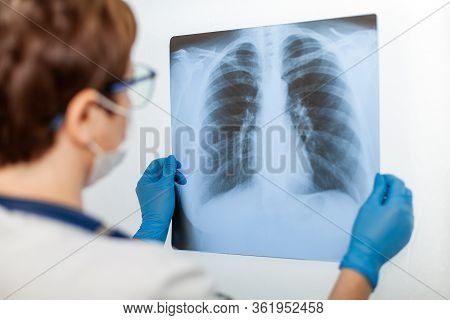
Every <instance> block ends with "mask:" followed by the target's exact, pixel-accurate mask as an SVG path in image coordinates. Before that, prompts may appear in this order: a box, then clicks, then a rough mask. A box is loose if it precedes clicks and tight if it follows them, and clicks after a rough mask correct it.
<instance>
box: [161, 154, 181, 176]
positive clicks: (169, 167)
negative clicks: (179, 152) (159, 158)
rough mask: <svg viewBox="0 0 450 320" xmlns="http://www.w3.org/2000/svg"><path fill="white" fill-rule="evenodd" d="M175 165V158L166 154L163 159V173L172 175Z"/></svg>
mask: <svg viewBox="0 0 450 320" xmlns="http://www.w3.org/2000/svg"><path fill="white" fill-rule="evenodd" d="M177 166H178V164H177V159H175V157H174V156H172V155H170V156H168V157H167V158H165V159H164V169H163V175H164V176H165V177H171V176H174V175H175V173H176V171H177Z"/></svg>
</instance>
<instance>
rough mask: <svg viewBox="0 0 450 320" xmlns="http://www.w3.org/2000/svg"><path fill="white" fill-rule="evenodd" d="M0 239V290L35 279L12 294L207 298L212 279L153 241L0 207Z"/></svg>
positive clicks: (73, 297) (5, 290) (33, 297)
mask: <svg viewBox="0 0 450 320" xmlns="http://www.w3.org/2000/svg"><path fill="white" fill-rule="evenodd" d="M0 239H1V241H0V243H1V245H0V253H1V255H2V257H3V258H4V259H5V260H4V262H5V263H3V264H2V266H1V267H0V282H2V283H3V284H5V286H3V288H2V289H1V290H0V293H2V294H3V295H5V294H8V293H9V292H13V291H14V290H15V289H16V288H19V287H21V286H22V285H23V284H24V283H27V282H29V281H30V279H33V278H34V280H33V281H32V282H30V283H29V284H28V285H27V286H26V287H24V288H23V289H21V290H20V291H18V292H17V293H16V294H15V295H14V296H12V298H25V299H197V298H198V299H205V298H209V297H212V281H211V279H210V277H209V276H208V275H206V274H205V273H204V272H203V270H202V268H201V267H200V266H199V265H197V264H196V263H195V262H194V261H191V260H189V259H186V258H184V257H182V256H180V255H178V254H177V252H175V251H173V250H170V249H165V248H164V247H163V246H162V245H161V244H159V243H156V242H143V241H140V240H133V239H120V238H110V237H106V236H102V235H98V234H93V233H89V232H85V231H84V230H82V229H79V228H75V227H72V226H69V225H66V224H63V223H59V222H54V221H51V220H47V219H42V218H39V217H35V216H31V215H20V214H19V215H9V214H8V213H7V212H0ZM2 260H3V259H2ZM36 275H38V277H36Z"/></svg>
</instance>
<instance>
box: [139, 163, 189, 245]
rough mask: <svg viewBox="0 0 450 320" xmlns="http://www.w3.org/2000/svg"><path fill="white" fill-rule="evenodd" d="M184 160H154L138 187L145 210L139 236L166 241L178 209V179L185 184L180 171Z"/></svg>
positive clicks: (179, 182) (143, 210) (140, 202)
mask: <svg viewBox="0 0 450 320" xmlns="http://www.w3.org/2000/svg"><path fill="white" fill-rule="evenodd" d="M180 168H181V163H180V162H179V161H177V160H176V159H175V157H174V156H169V157H167V158H162V159H157V160H154V161H153V162H152V163H151V164H150V165H149V166H148V168H147V169H146V170H145V172H144V174H143V176H142V177H141V179H140V180H139V182H138V184H137V187H136V194H137V197H138V199H139V204H140V206H141V212H142V224H141V227H140V228H139V230H138V232H137V233H136V234H135V235H134V238H136V239H142V240H157V241H162V242H164V241H166V238H167V233H168V231H169V226H170V221H171V220H172V216H173V211H174V209H175V183H177V184H180V185H185V184H186V182H187V181H186V177H185V176H184V175H183V174H182V173H181V172H180V171H178V169H180Z"/></svg>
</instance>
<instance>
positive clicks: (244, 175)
mask: <svg viewBox="0 0 450 320" xmlns="http://www.w3.org/2000/svg"><path fill="white" fill-rule="evenodd" d="M259 68H260V65H259V61H258V55H257V53H256V47H255V46H254V45H253V44H251V43H242V44H239V45H237V46H235V47H234V48H233V49H231V50H230V51H229V52H227V53H226V55H225V56H224V57H223V58H222V60H221V61H220V63H219V64H218V66H217V67H216V68H214V70H213V72H212V74H211V76H210V80H209V89H208V91H209V94H208V98H207V99H206V103H205V107H206V109H207V113H208V116H207V117H206V119H205V120H204V128H206V130H205V133H204V135H203V139H204V140H203V142H202V144H203V145H205V146H208V148H210V150H209V151H210V154H209V159H208V160H209V164H208V165H209V167H210V170H211V171H212V172H215V173H216V174H215V175H214V177H213V178H212V179H211V180H210V181H209V183H207V185H208V193H209V194H207V195H206V196H205V199H208V198H210V197H212V196H214V195H216V194H221V193H224V192H227V191H229V190H231V189H233V188H234V187H236V186H238V185H242V184H245V183H246V182H248V181H249V179H250V178H251V173H250V170H249V169H250V163H251V162H252V157H253V156H254V154H253V151H254V148H253V144H252V141H251V137H250V135H251V130H252V129H253V128H254V127H255V120H256V114H257V111H258V99H259V94H258V93H259V85H258V79H259Z"/></svg>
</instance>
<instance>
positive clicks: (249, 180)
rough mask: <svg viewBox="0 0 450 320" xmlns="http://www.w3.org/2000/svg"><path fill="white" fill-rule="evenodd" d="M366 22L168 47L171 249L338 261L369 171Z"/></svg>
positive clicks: (263, 31)
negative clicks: (176, 182) (177, 183)
mask: <svg viewBox="0 0 450 320" xmlns="http://www.w3.org/2000/svg"><path fill="white" fill-rule="evenodd" d="M377 46H378V41H377V26H376V16H375V15H365V16H357V17H348V18H337V19H329V20H320V21H312V22H301V23H295V24H287V25H276V26H266V27H257V28H250V29H241V30H232V31H221V32H212V33H204V34H196V35H185V36H177V37H174V38H172V40H171V105H172V116H173V118H172V144H173V150H174V153H175V155H176V157H177V158H178V159H179V160H180V161H181V163H182V164H183V167H184V168H183V171H184V172H185V173H186V175H187V176H188V184H187V185H186V186H183V187H177V206H176V212H175V215H174V220H173V232H172V245H173V246H174V247H175V248H177V249H182V250H196V251H205V252H214V253H226V254H239V255H252V256H265V257H278V258H291V259H306V260H325V261H339V260H340V259H341V258H342V255H343V254H344V253H345V250H346V248H347V246H348V242H349V240H350V234H351V227H352V224H353V221H354V219H355V216H356V214H357V211H358V209H359V207H360V206H361V204H362V203H363V202H364V201H365V199H366V198H367V196H368V195H369V193H370V190H371V187H372V182H373V177H374V175H375V173H376V172H378V171H379V166H380V164H379V153H380V151H379V150H380V147H379V93H378V55H377Z"/></svg>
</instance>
